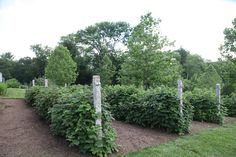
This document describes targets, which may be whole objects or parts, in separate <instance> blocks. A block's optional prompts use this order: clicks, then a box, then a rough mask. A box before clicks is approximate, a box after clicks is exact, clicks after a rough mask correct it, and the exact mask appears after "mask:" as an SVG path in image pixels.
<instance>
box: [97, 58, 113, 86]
mask: <svg viewBox="0 0 236 157" xmlns="http://www.w3.org/2000/svg"><path fill="white" fill-rule="evenodd" d="M96 73H97V74H98V75H100V76H101V83H102V85H111V84H112V78H113V76H114V74H115V68H114V66H113V65H112V62H111V60H110V58H109V57H108V56H107V55H105V56H104V57H103V59H102V61H101V65H100V68H99V69H97V71H96Z"/></svg>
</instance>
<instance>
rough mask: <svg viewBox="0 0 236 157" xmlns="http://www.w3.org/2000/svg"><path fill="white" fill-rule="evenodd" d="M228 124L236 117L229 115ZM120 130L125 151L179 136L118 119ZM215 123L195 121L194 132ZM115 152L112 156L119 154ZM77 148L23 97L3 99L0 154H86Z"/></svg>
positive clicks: (76, 156)
mask: <svg viewBox="0 0 236 157" xmlns="http://www.w3.org/2000/svg"><path fill="white" fill-rule="evenodd" d="M225 121H226V123H232V122H236V118H226V119H225ZM113 127H114V128H115V129H116V131H117V136H118V138H117V144H118V145H119V153H117V154H124V153H128V152H132V151H136V150H139V149H142V148H144V147H147V146H151V145H157V144H161V143H165V142H167V141H169V140H174V139H176V138H177V137H178V135H175V134H168V133H165V132H162V131H160V130H157V129H148V128H143V127H139V126H136V125H130V124H126V123H123V122H119V121H114V122H113ZM214 127H218V125H216V124H211V123H204V122H193V123H192V126H191V133H196V132H200V131H202V130H204V129H207V128H214ZM117 154H113V155H112V156H116V155H117ZM85 156H87V155H83V154H81V153H80V152H79V150H78V149H76V148H72V147H69V146H68V143H67V142H66V141H65V140H64V139H62V138H59V137H55V136H53V135H52V134H51V132H50V128H49V126H48V124H46V123H45V122H44V121H43V120H41V119H40V117H39V116H38V115H37V114H36V113H35V112H34V111H33V109H32V108H31V107H29V106H27V105H26V104H25V102H24V100H21V99H0V157H85Z"/></svg>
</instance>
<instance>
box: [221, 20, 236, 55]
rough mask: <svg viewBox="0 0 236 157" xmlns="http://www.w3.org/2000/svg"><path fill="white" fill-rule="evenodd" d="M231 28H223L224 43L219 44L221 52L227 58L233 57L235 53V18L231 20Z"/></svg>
mask: <svg viewBox="0 0 236 157" xmlns="http://www.w3.org/2000/svg"><path fill="white" fill-rule="evenodd" d="M232 25H233V27H232V28H225V30H224V39H225V41H224V44H223V45H221V47H220V50H221V54H222V55H223V56H224V57H226V58H228V59H235V54H236V18H235V19H234V20H233V22H232Z"/></svg>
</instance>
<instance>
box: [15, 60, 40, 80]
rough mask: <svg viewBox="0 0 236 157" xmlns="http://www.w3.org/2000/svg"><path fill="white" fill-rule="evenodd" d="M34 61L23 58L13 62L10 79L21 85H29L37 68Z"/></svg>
mask: <svg viewBox="0 0 236 157" xmlns="http://www.w3.org/2000/svg"><path fill="white" fill-rule="evenodd" d="M35 66H36V65H35V63H34V60H33V59H32V58H30V57H24V58H21V59H19V60H18V61H15V63H14V68H13V72H12V77H13V78H16V79H17V80H18V81H19V82H21V83H22V84H24V83H29V82H30V81H32V79H34V78H35V75H36V73H37V68H36V67H35Z"/></svg>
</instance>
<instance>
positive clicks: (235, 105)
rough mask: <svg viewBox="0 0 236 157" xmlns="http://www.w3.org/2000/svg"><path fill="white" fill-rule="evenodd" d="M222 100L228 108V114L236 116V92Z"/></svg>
mask: <svg viewBox="0 0 236 157" xmlns="http://www.w3.org/2000/svg"><path fill="white" fill-rule="evenodd" d="M222 101H223V104H224V106H225V107H226V108H227V115H228V116H231V117H236V94H235V93H232V94H230V95H229V96H225V97H224V98H223V99H222Z"/></svg>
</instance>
